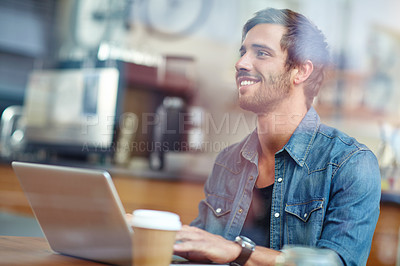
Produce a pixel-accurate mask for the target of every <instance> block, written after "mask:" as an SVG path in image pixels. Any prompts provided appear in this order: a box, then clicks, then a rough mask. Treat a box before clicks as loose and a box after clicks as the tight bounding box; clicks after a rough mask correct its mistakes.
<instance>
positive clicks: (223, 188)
mask: <svg viewBox="0 0 400 266" xmlns="http://www.w3.org/2000/svg"><path fill="white" fill-rule="evenodd" d="M327 62H328V50H327V44H326V42H325V38H324V36H323V34H322V33H321V31H320V30H318V28H317V27H316V26H315V25H314V24H312V23H311V22H310V21H309V20H308V19H307V18H305V17H304V16H303V15H301V14H298V13H295V12H293V11H291V10H287V9H285V10H277V9H265V10H261V11H259V12H257V13H256V14H255V16H254V17H253V18H251V19H250V20H249V21H248V22H247V23H246V24H245V25H244V28H243V38H242V45H241V48H240V59H239V60H238V62H237V63H236V66H235V67H236V83H237V87H238V95H239V104H240V106H241V108H243V109H245V110H249V111H252V112H254V113H256V114H257V128H256V129H255V130H254V131H253V132H252V133H251V134H250V135H248V136H247V137H246V138H245V139H244V140H243V141H241V142H240V143H237V144H234V145H232V146H230V147H228V148H226V149H225V150H224V151H222V152H221V153H220V154H219V155H218V157H217V159H216V161H215V164H214V168H213V170H212V173H211V175H210V177H209V179H208V180H207V182H206V184H205V196H206V198H205V199H204V200H203V201H202V202H200V204H199V216H198V217H197V218H196V219H195V220H194V221H193V222H192V224H191V226H184V227H183V229H182V230H181V231H180V232H179V233H178V235H177V240H178V244H176V245H175V246H174V249H175V253H176V254H178V255H181V256H183V257H186V258H188V259H190V260H201V261H212V262H217V263H230V265H275V263H276V258H277V257H279V258H280V259H281V258H282V257H283V258H284V257H285V256H283V255H282V252H281V250H282V248H283V247H284V245H291V246H302V247H304V246H306V247H313V248H316V249H317V250H318V249H320V250H321V251H322V250H323V251H330V252H331V253H332V254H334V257H336V258H337V260H338V261H339V263H342V264H344V265H365V264H366V261H367V259H368V255H369V250H370V247H371V242H372V236H373V232H374V230H375V226H376V223H377V220H378V216H379V201H380V174H379V167H378V164H377V160H376V158H375V156H374V154H373V153H372V152H371V151H370V150H369V149H368V148H367V147H366V146H365V145H363V144H360V143H358V142H357V141H356V140H355V139H354V138H351V137H349V136H347V135H346V134H344V133H342V132H340V131H339V130H337V129H334V128H331V127H328V126H326V125H324V124H322V123H321V122H320V118H319V116H318V114H317V113H316V111H315V110H314V108H313V107H312V102H313V99H314V97H315V96H316V95H317V94H318V91H319V89H320V87H321V84H322V81H323V77H324V67H325V65H326V63H327Z"/></svg>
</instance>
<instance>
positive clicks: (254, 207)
mask: <svg viewBox="0 0 400 266" xmlns="http://www.w3.org/2000/svg"><path fill="white" fill-rule="evenodd" d="M273 188H274V185H270V186H268V187H265V188H256V187H254V189H253V199H252V201H251V205H250V209H249V211H248V213H247V217H246V220H245V222H244V225H243V228H242V232H241V235H243V236H247V237H248V238H250V239H251V240H253V241H254V242H255V243H256V244H257V245H259V246H264V247H267V248H268V247H269V242H270V235H269V229H270V222H271V204H272V190H273Z"/></svg>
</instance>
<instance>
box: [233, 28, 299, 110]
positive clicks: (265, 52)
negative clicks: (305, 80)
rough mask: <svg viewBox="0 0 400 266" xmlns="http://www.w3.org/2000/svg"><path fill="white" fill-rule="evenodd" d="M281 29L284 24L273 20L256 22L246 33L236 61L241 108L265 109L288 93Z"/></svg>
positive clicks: (288, 86) (287, 77)
mask: <svg viewBox="0 0 400 266" xmlns="http://www.w3.org/2000/svg"><path fill="white" fill-rule="evenodd" d="M284 33H285V28H284V27H283V26H281V25H276V24H258V25H256V26H254V27H253V28H252V29H251V30H250V31H249V32H248V33H247V35H246V37H245V39H244V41H243V43H242V46H241V48H240V54H241V57H240V59H239V60H238V61H237V63H236V65H235V68H236V84H237V87H238V90H239V104H240V107H241V108H243V109H245V110H249V111H252V112H255V113H257V114H260V113H267V112H270V111H272V110H274V109H275V108H276V107H277V106H278V105H279V103H280V102H282V100H283V99H284V98H285V97H287V96H288V95H289V92H290V84H291V82H290V72H288V71H287V70H286V68H285V62H286V58H287V52H286V51H282V49H281V46H280V40H281V38H282V35H283V34H284Z"/></svg>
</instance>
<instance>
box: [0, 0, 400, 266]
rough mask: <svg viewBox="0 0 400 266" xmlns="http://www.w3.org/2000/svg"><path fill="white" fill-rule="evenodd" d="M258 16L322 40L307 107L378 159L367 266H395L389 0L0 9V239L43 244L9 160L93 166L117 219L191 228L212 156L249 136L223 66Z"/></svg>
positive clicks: (398, 201) (22, 0) (156, 0)
mask: <svg viewBox="0 0 400 266" xmlns="http://www.w3.org/2000/svg"><path fill="white" fill-rule="evenodd" d="M265 7H275V8H290V9H293V10H295V11H298V12H300V13H303V14H304V15H306V16H307V17H309V18H310V19H311V20H312V21H313V22H314V23H315V24H316V25H317V26H318V27H319V28H320V29H321V30H322V31H323V32H324V33H325V35H326V38H327V41H328V43H329V45H330V51H331V56H332V60H331V64H330V65H329V67H328V71H327V79H326V81H325V83H324V85H323V88H322V90H321V92H320V94H319V96H318V97H317V98H316V99H315V101H314V107H315V109H316V110H317V112H318V113H319V115H320V116H321V120H322V121H323V122H324V123H326V124H328V125H330V126H334V127H336V128H338V129H340V130H342V131H344V132H346V133H348V134H349V135H351V136H354V137H356V138H357V139H358V140H359V141H360V142H362V143H365V144H366V145H367V146H368V147H369V148H370V149H371V150H372V151H373V152H374V153H375V155H376V156H377V158H378V160H379V164H380V168H381V178H382V180H381V181H382V182H381V184H382V199H381V215H380V218H379V221H378V225H377V228H376V231H375V234H374V239H373V243H372V248H371V253H370V257H369V261H368V265H400V244H399V243H400V234H399V233H400V232H399V229H400V168H399V164H400V107H399V106H400V102H399V99H400V76H399V75H398V73H399V72H397V71H400V21H399V16H398V14H399V12H400V2H398V1H397V0H381V1H374V0H341V1H329V0H192V1H183V0H181V1H180V0H2V1H0V25H1V26H0V114H1V128H0V156H1V159H0V160H1V161H0V191H1V192H0V235H2V236H21V237H26V236H27V237H43V234H42V232H41V229H40V227H39V225H38V224H37V222H36V220H35V218H34V215H33V213H32V211H31V209H30V206H29V203H28V201H27V199H26V198H25V196H24V193H23V191H22V189H21V186H20V185H19V183H18V180H17V178H16V176H15V174H14V173H13V171H12V168H11V164H10V163H11V162H12V161H28V162H37V163H46V164H54V165H64V166H76V167H83V168H95V169H105V170H107V171H108V172H109V173H110V174H111V176H112V179H113V182H114V184H115V186H116V189H117V191H118V194H119V196H120V198H121V201H122V203H123V206H124V208H125V210H126V211H127V212H132V211H133V210H135V209H139V208H147V209H157V210H166V211H171V212H175V213H177V214H179V215H180V217H181V220H182V222H183V223H184V224H188V223H190V221H191V220H193V219H194V218H195V217H196V215H197V205H198V202H199V201H200V200H201V199H202V198H203V197H204V195H203V184H204V182H205V180H206V178H207V176H208V174H209V173H210V171H211V169H212V166H213V161H214V159H215V157H216V155H217V154H218V152H220V151H221V150H223V149H224V148H226V147H227V146H229V145H231V144H233V143H235V142H237V141H239V140H241V139H242V138H243V137H244V136H246V135H247V134H249V133H250V132H252V130H253V129H254V128H255V117H254V114H252V113H249V112H246V111H243V110H241V109H240V108H239V107H238V106H237V103H236V99H237V89H236V84H235V78H234V77H235V68H234V64H235V62H236V60H237V59H238V58H239V52H238V50H239V47H240V41H241V27H242V25H243V24H244V23H245V21H246V20H247V19H248V18H249V17H250V16H251V15H252V14H253V13H254V12H255V11H257V10H260V9H262V8H265ZM44 185H45V184H44ZM0 249H1V248H0ZM0 260H1V258H0ZM396 263H397V264H396Z"/></svg>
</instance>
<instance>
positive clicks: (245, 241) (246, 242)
mask: <svg viewBox="0 0 400 266" xmlns="http://www.w3.org/2000/svg"><path fill="white" fill-rule="evenodd" d="M235 241H236V242H237V243H239V244H240V245H241V246H242V247H244V248H248V249H251V250H253V251H254V249H255V247H256V243H254V241H253V240H251V239H250V238H248V237H245V236H237V237H236V239H235Z"/></svg>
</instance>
